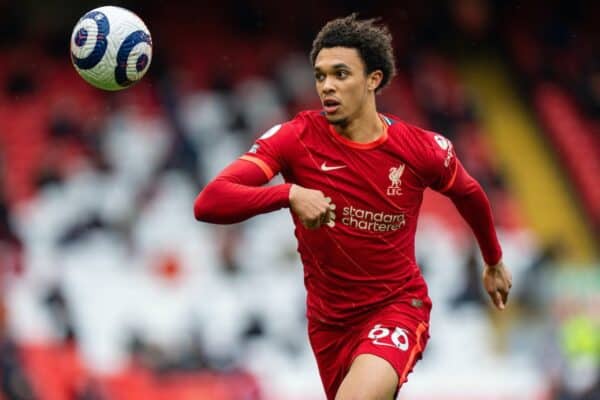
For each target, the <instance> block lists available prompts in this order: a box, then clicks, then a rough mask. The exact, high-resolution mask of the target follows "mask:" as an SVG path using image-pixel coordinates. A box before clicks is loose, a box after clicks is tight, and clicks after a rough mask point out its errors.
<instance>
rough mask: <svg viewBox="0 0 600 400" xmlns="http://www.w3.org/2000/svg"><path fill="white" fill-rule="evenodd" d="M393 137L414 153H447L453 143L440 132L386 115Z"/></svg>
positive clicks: (389, 130)
mask: <svg viewBox="0 0 600 400" xmlns="http://www.w3.org/2000/svg"><path fill="white" fill-rule="evenodd" d="M384 118H385V119H386V120H387V122H388V125H389V128H388V132H389V134H390V135H391V136H394V137H396V138H397V139H398V140H399V141H401V142H402V143H404V144H405V145H408V147H410V149H411V151H412V152H415V153H425V154H431V153H435V152H438V151H447V150H448V149H449V148H450V147H451V146H452V143H451V142H450V140H448V139H447V138H446V137H444V136H443V135H442V134H440V133H438V132H433V131H430V130H428V129H425V128H422V127H419V126H416V125H413V124H409V123H408V122H406V121H403V120H401V119H400V118H398V117H396V116H394V115H390V114H385V115H384Z"/></svg>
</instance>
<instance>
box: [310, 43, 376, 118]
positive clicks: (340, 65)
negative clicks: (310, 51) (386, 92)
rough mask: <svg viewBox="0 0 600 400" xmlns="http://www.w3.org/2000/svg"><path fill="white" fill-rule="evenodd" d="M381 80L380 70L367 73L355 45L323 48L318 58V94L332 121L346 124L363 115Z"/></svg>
mask: <svg viewBox="0 0 600 400" xmlns="http://www.w3.org/2000/svg"><path fill="white" fill-rule="evenodd" d="M380 79H381V71H375V72H373V73H371V74H368V75H367V74H366V70H365V65H364V63H363V61H362V59H361V57H360V54H359V53H358V51H357V50H356V49H354V48H349V47H331V48H324V49H322V50H321V51H319V54H318V55H317V58H316V59H315V82H316V87H317V93H318V94H319V97H320V99H321V104H323V110H324V111H325V116H326V117H327V120H328V121H329V123H331V124H336V125H342V126H344V125H347V124H348V122H349V121H350V120H352V119H353V118H356V117H358V116H360V114H361V111H362V110H363V107H364V106H365V104H366V103H367V100H368V98H369V95H370V94H373V93H374V91H375V88H376V87H377V84H378V83H379V81H380Z"/></svg>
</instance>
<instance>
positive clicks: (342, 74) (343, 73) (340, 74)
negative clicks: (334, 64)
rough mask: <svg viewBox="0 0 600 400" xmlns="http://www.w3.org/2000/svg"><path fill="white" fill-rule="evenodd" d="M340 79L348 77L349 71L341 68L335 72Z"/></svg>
mask: <svg viewBox="0 0 600 400" xmlns="http://www.w3.org/2000/svg"><path fill="white" fill-rule="evenodd" d="M335 75H336V76H337V77H338V78H339V79H344V78H347V77H348V75H349V74H348V71H346V70H344V69H340V70H339V71H337V72H336V74H335Z"/></svg>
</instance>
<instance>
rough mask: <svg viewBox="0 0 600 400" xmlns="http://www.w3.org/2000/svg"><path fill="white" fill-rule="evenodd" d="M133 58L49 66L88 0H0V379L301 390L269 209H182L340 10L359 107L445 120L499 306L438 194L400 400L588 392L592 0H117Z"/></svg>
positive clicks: (306, 94) (290, 251)
mask: <svg viewBox="0 0 600 400" xmlns="http://www.w3.org/2000/svg"><path fill="white" fill-rule="evenodd" d="M113 4H114V5H121V6H124V7H127V8H129V9H131V10H133V11H134V12H136V13H137V14H138V15H140V16H141V17H142V19H144V21H145V22H146V24H147V25H148V27H149V28H150V30H151V32H152V35H153V40H154V60H153V63H152V66H151V67H150V71H149V74H148V75H147V76H146V77H145V78H144V80H143V81H142V82H141V83H139V84H138V85H136V86H135V87H133V88H130V89H129V90H125V91H123V92H120V93H105V92H102V91H99V90H96V89H94V88H92V87H90V86H88V85H87V84H86V83H84V81H83V80H82V79H81V78H79V76H77V74H76V72H75V70H74V69H73V67H72V66H71V65H70V60H69V50H68V49H69V45H68V44H69V38H70V33H71V29H72V27H73V26H74V24H75V22H76V21H77V20H78V18H79V17H80V16H81V15H83V14H84V13H85V12H86V11H88V10H90V9H92V8H95V7H97V6H100V5H105V3H103V2H97V1H87V0H86V1H81V0H80V1H67V0H64V1H51V0H50V1H34V0H20V1H11V0H5V1H0V305H1V307H0V389H1V390H0V399H7V400H8V399H18V400H25V399H42V400H63V399H64V400H71V399H77V400H84V399H85V400H119V399H132V400H137V399H144V400H153V399H211V400H259V399H260V400H262V399H273V400H316V399H322V398H323V397H324V396H323V394H322V389H321V385H320V381H319V378H318V375H317V370H316V364H315V362H314V359H313V356H312V354H311V352H310V349H309V347H308V341H307V337H306V331H305V319H304V288H303V283H302V270H301V265H300V264H299V261H298V257H297V255H296V253H295V241H294V239H293V235H292V226H291V221H290V218H289V215H288V213H287V211H280V212H277V213H273V214H270V215H265V216H260V217H257V218H254V219H252V220H250V221H248V222H246V223H244V224H240V225H238V226H233V227H217V226H210V225H206V224H200V223H197V222H196V221H195V220H194V219H193V215H192V203H193V199H194V197H195V195H196V194H197V192H198V191H199V190H200V189H201V188H202V186H203V184H205V183H206V182H207V180H208V179H210V178H211V177H212V176H214V175H215V174H216V173H217V172H218V171H219V170H220V169H221V168H222V167H223V166H224V165H226V164H227V163H228V162H229V161H231V160H233V159H234V158H236V157H237V156H239V155H240V154H242V153H243V152H245V151H246V149H248V148H249V146H250V145H251V143H252V142H253V140H254V139H255V138H256V137H257V136H258V135H260V134H261V133H262V132H264V131H265V130H266V129H268V128H269V127H271V126H272V125H273V124H275V123H278V122H281V121H283V120H286V119H289V118H291V117H292V116H293V115H294V114H295V113H296V112H297V111H298V110H301V109H304V108H312V107H318V106H319V104H318V101H317V97H316V95H315V94H314V85H313V78H312V71H311V69H310V65H309V62H308V57H307V53H308V51H309V49H310V44H311V41H312V39H313V37H314V35H315V34H316V32H317V31H318V29H319V28H320V27H321V26H322V24H323V23H324V22H326V21H327V20H329V19H330V18H333V17H338V16H343V15H347V14H349V13H350V12H352V11H359V12H360V15H361V16H363V17H372V16H381V17H382V19H383V21H384V22H386V23H387V24H389V26H390V28H391V29H392V31H393V33H394V40H395V42H394V44H395V48H396V51H397V64H398V67H399V74H398V77H397V78H396V79H395V81H394V82H393V84H392V85H391V87H389V88H387V89H386V90H385V91H384V92H383V94H382V95H381V96H380V98H379V106H380V108H381V110H383V111H389V112H391V113H394V114H397V115H399V116H401V117H402V118H404V119H406V120H407V121H409V122H412V123H415V124H418V125H421V126H424V127H427V128H429V129H432V130H436V131H439V132H441V133H443V134H445V135H446V136H447V137H449V138H451V139H452V140H453V141H454V143H455V145H456V148H457V152H458V154H459V156H460V157H461V159H462V161H463V162H464V164H465V165H466V167H467V168H468V169H469V170H470V171H471V173H472V174H473V175H474V176H475V177H476V178H477V179H478V180H479V181H480V182H481V183H482V185H483V186H484V188H485V189H486V191H487V193H488V195H489V197H490V198H491V201H492V204H493V208H494V213H495V218H496V222H497V226H498V228H499V232H500V236H501V241H502V244H503V247H504V250H505V261H506V263H507V264H508V265H509V266H510V267H511V268H512V270H513V274H514V283H515V284H514V288H513V294H512V298H511V299H510V302H509V304H510V307H509V309H508V310H507V311H506V312H504V313H501V314H500V313H497V312H495V311H494V310H492V308H491V307H490V306H489V303H488V300H487V298H486V296H485V295H484V294H483V293H482V290H481V285H480V279H479V276H480V271H481V258H480V256H479V253H478V250H477V248H476V247H475V244H474V242H473V239H472V237H471V236H470V234H469V232H468V231H467V229H466V227H465V225H464V224H463V223H462V222H461V221H460V219H459V217H458V214H457V212H455V211H454V210H453V208H452V206H451V203H449V202H448V201H446V200H445V199H444V198H443V197H441V196H440V195H436V194H435V193H431V192H430V193H428V195H427V197H426V201H425V204H424V206H423V212H422V219H421V221H420V227H419V234H418V237H417V245H418V249H417V252H418V260H419V262H420V264H421V266H422V268H423V270H424V273H425V276H426V278H427V281H428V283H429V285H430V292H431V297H432V298H433V300H434V310H433V316H432V324H431V334H432V339H431V341H430V344H429V347H428V349H427V351H426V355H425V358H424V360H423V361H421V363H420V364H418V366H417V368H416V370H415V373H414V374H413V375H411V376H410V379H409V382H408V383H407V384H406V385H405V386H404V389H403V392H402V394H401V396H400V399H412V400H457V399H460V400H521V399H522V400H584V399H585V400H593V399H595V400H598V399H600V262H599V254H598V248H599V233H600V57H599V54H598V50H599V49H600V40H599V34H598V32H599V30H598V28H597V26H596V25H597V24H598V20H599V19H600V7H599V5H600V3H598V2H595V1H579V0H571V1H562V2H561V1H492V0H456V1H448V2H442V1H410V2H404V1H398V0H397V1H393V2H392V1H390V2H384V1H371V2H364V1H356V0H339V1H332V0H328V1H321V2H314V3H313V2H310V1H307V2H295V3H294V2H290V3H287V2H271V1H268V0H249V1H236V0H221V1H218V2H213V1H209V2H204V3H202V4H201V2H198V3H197V4H192V3H191V2H185V1H177V0H171V1H169V2H166V1H158V0H156V1H141V0H140V1H116V2H114V3H113Z"/></svg>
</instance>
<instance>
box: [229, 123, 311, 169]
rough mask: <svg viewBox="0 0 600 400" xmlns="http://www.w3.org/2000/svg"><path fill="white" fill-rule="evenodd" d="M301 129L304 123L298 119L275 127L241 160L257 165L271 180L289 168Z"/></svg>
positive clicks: (264, 134)
mask: <svg viewBox="0 0 600 400" xmlns="http://www.w3.org/2000/svg"><path fill="white" fill-rule="evenodd" d="M299 129H302V121H300V120H299V119H298V118H295V119H294V120H292V121H288V122H286V123H283V124H278V125H275V126H273V127H272V128H271V129H269V130H268V131H266V132H265V133H263V134H262V136H260V137H259V138H258V139H257V140H256V142H254V144H253V145H252V147H251V148H250V150H248V152H246V153H245V154H244V155H242V156H241V157H240V158H241V159H242V160H246V161H250V162H252V163H254V164H256V165H257V166H258V167H259V168H260V169H261V170H262V171H263V172H264V174H265V175H266V176H267V178H268V179H271V178H272V177H273V176H275V175H277V174H278V173H279V172H282V171H285V170H286V169H287V168H288V163H289V159H290V156H291V154H293V145H294V143H295V142H296V138H297V133H298V131H299Z"/></svg>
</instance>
